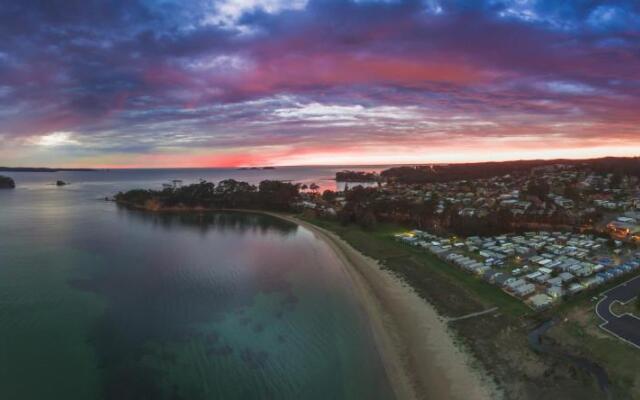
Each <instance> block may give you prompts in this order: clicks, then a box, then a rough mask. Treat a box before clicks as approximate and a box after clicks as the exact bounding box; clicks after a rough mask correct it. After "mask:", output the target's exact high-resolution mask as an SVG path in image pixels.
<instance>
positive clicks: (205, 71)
mask: <svg viewBox="0 0 640 400" xmlns="http://www.w3.org/2000/svg"><path fill="white" fill-rule="evenodd" d="M228 3H229V2H227V1H223V0H220V1H217V2H210V1H204V0H203V1H193V2H188V3H185V2H179V1H143V0H113V1H97V0H84V1H81V0H65V1H62V0H47V1H44V0H42V1H35V0H26V1H19V2H16V1H0V37H2V41H0V116H1V118H2V123H0V135H2V137H3V138H7V137H14V138H17V137H27V136H32V135H42V134H46V133H47V132H51V131H60V130H64V131H70V132H75V133H77V134H78V135H81V136H85V137H86V140H87V141H88V142H91V143H94V144H95V145H96V146H102V147H101V148H108V147H110V146H109V143H108V142H109V138H113V143H112V147H114V148H118V149H121V150H123V149H125V148H126V146H127V144H126V143H127V141H128V142H131V143H132V144H131V145H130V146H131V149H135V150H136V151H141V149H144V150H145V151H151V150H152V149H153V148H154V146H161V145H166V144H167V143H169V142H170V139H171V137H172V135H176V136H175V137H176V138H184V135H186V136H188V137H191V138H192V139H193V140H191V141H188V140H183V141H182V142H181V143H183V144H182V145H184V146H198V145H215V144H216V143H217V144H220V143H223V144H224V145H228V146H231V145H233V146H239V145H241V144H242V143H247V144H251V143H252V142H255V143H258V142H262V138H264V137H267V138H270V139H274V140H275V138H276V136H277V135H273V134H269V132H270V131H269V130H271V131H277V130H278V129H281V130H282V131H283V132H286V134H285V135H284V136H277V139H278V140H284V139H283V138H284V137H286V138H287V140H289V141H290V142H291V141H292V137H293V136H295V135H296V134H297V135H298V137H299V138H302V139H300V140H306V141H309V142H312V141H314V140H322V138H321V137H317V138H316V137H314V135H315V133H314V132H316V130H317V124H315V123H314V125H313V128H309V127H308V126H307V127H305V126H302V125H299V126H298V128H297V129H296V128H295V127H292V126H291V121H288V122H286V123H285V122H282V121H278V120H277V119H273V118H272V117H273V112H274V110H276V109H277V108H278V107H280V106H286V107H291V103H296V102H298V103H324V104H334V105H340V106H346V105H349V104H359V105H362V106H364V107H384V106H391V107H419V108H421V109H422V110H424V111H425V112H426V111H430V112H433V113H441V114H443V115H444V114H447V113H453V112H458V113H463V114H465V115H470V116H473V117H474V118H476V119H478V120H482V119H483V118H484V119H492V120H496V121H497V120H500V119H503V120H509V121H510V123H511V124H515V125H517V118H516V117H515V116H520V117H518V118H520V121H523V122H521V125H522V126H529V125H531V124H533V123H534V122H535V121H538V123H539V124H540V130H542V129H543V128H544V127H545V126H548V125H549V124H551V123H553V122H554V121H556V122H558V123H560V122H561V123H566V122H567V121H569V122H570V121H578V120H580V119H581V118H585V116H587V117H588V118H589V119H590V120H592V122H593V123H594V124H605V123H608V122H611V121H616V123H618V122H621V123H626V124H634V123H638V122H639V121H638V119H639V117H638V116H637V115H636V114H637V109H638V106H640V83H639V82H640V53H638V48H639V45H640V2H637V1H631V0H628V1H624V0H619V1H550V0H537V1H536V0H530V1H521V0H520V1H515V0H486V1H480V0H476V1H473V0H468V1H462V0H441V1H438V0H411V1H382V0H370V1H362V0H361V1H355V0H354V1H347V0H310V1H309V2H308V3H306V4H305V3H304V2H302V1H300V2H297V3H296V2H293V1H287V2H285V1H282V2H281V4H279V5H278V4H277V2H273V1H271V2H269V4H268V6H260V5H256V4H254V5H253V6H251V7H249V6H247V7H244V8H243V7H238V6H237V4H236V7H230V6H229V4H228ZM282 99H287V100H284V101H283V100H282ZM281 103H284V104H281ZM238 108H244V109H245V112H239V111H238ZM523 115H524V117H523ZM530 119H531V121H534V122H530ZM525 120H526V121H527V122H526V123H525V122H524V121H525ZM279 123H280V124H281V125H278V124H279ZM411 123H414V122H411ZM229 126H232V127H233V129H234V130H236V132H238V133H237V136H236V139H234V140H231V139H229V137H230V136H229V135H231V133H230V132H229V131H228V127H229ZM376 129H377V128H376ZM505 129H506V128H505ZM162 130H164V131H162ZM335 131H336V132H338V134H343V133H344V130H340V129H336V130H335ZM363 131H365V129H363ZM395 131H397V129H395V128H394V130H390V131H389V133H388V136H389V138H392V137H393V135H394V134H395V133H394V132H395ZM620 131H624V132H625V133H622V134H621V135H628V133H627V132H628V131H626V130H625V129H621V130H620ZM330 134H331V133H330V132H329V131H328V130H323V135H325V136H323V137H326V135H330ZM471 134H474V135H477V134H478V133H477V132H471V133H470V135H471ZM571 134H572V135H577V136H576V137H578V136H579V135H580V133H579V132H577V131H575V132H572V133H571ZM597 134H598V133H597V132H595V131H593V132H586V133H584V135H597ZM613 134H615V133H613ZM136 135H138V136H137V137H138V139H135V137H136ZM180 135H182V136H180ZM540 135H544V132H543V131H541V132H540ZM180 140H182V139H180ZM140 143H144V145H141V144H140Z"/></svg>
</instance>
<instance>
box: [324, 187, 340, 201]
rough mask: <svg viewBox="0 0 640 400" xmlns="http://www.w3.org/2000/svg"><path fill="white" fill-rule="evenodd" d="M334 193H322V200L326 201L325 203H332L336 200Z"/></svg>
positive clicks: (330, 191)
mask: <svg viewBox="0 0 640 400" xmlns="http://www.w3.org/2000/svg"><path fill="white" fill-rule="evenodd" d="M336 197H337V195H336V192H334V191H332V190H328V189H327V190H325V191H324V192H322V200H324V201H327V202H332V201H335V200H336Z"/></svg>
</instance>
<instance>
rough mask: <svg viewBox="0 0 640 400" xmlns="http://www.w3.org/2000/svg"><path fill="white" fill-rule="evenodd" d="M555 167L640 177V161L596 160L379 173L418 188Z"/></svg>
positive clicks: (457, 165)
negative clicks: (577, 168)
mask: <svg viewBox="0 0 640 400" xmlns="http://www.w3.org/2000/svg"><path fill="white" fill-rule="evenodd" d="M556 164H564V165H573V166H576V165H578V166H584V167H588V168H590V169H592V170H593V171H594V172H596V173H601V174H619V175H631V176H640V158H639V157H631V158H614V157H608V158H599V159H593V160H531V161H507V162H483V163H469V164H451V165H432V166H415V167H410V166H404V167H394V168H390V169H387V170H385V171H382V172H381V173H380V176H381V177H382V178H384V179H385V180H387V181H395V182H399V183H404V184H420V183H434V182H448V181H456V180H471V179H482V178H491V177H494V176H502V175H507V174H512V175H513V174H521V173H530V172H531V171H532V170H533V169H534V168H540V167H546V166H551V165H556Z"/></svg>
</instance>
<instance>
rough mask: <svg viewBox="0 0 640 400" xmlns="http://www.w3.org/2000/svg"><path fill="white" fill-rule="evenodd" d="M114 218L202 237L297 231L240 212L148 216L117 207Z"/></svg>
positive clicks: (277, 221) (292, 226) (279, 221)
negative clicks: (197, 233) (214, 233)
mask: <svg viewBox="0 0 640 400" xmlns="http://www.w3.org/2000/svg"><path fill="white" fill-rule="evenodd" d="M118 216H119V217H120V218H124V219H131V220H135V221H138V222H143V223H146V224H150V225H152V226H157V227H161V228H164V229H172V228H174V227H176V226H184V227H188V228H195V229H197V230H199V231H201V232H203V233H206V232H208V231H211V230H212V231H217V232H229V231H231V232H236V233H247V232H251V233H261V234H265V233H268V232H273V233H279V234H282V235H292V234H295V233H296V232H297V230H298V226H297V225H296V224H294V223H291V222H288V221H285V220H282V219H279V218H274V217H271V216H268V215H264V214H258V213H249V212H240V211H238V212H235V211H223V212H221V211H216V212H197V213H191V212H173V213H172V212H163V213H152V212H145V211H139V210H133V209H131V208H129V207H126V206H122V205H118Z"/></svg>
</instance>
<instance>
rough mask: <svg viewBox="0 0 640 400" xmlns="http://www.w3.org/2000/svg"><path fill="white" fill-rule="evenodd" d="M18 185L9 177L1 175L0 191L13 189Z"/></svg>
mask: <svg viewBox="0 0 640 400" xmlns="http://www.w3.org/2000/svg"><path fill="white" fill-rule="evenodd" d="M15 187H16V183H15V182H14V181H13V179H11V178H10V177H8V176H2V175H0V189H13V188H15Z"/></svg>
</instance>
